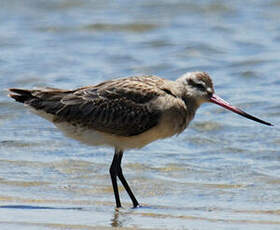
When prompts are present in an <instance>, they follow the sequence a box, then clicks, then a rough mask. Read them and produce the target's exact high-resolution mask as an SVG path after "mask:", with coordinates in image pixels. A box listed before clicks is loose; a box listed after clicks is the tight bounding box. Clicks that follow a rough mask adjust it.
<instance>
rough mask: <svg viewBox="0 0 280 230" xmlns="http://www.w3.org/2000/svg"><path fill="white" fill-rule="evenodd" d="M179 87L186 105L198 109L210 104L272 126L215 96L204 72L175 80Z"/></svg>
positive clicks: (208, 77) (210, 80) (189, 74)
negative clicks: (192, 103)
mask: <svg viewBox="0 0 280 230" xmlns="http://www.w3.org/2000/svg"><path fill="white" fill-rule="evenodd" d="M176 81H177V82H178V83H179V84H180V85H181V86H183V90H182V91H183V95H182V98H183V100H184V101H185V103H187V104H188V102H189V101H192V102H194V103H195V105H196V106H197V107H199V106H200V105H201V104H202V103H205V102H210V103H214V104H217V105H219V106H222V107H224V108H225V109H227V110H230V111H232V112H234V113H237V114H239V115H241V116H243V117H246V118H248V119H250V120H253V121H256V122H259V123H262V124H265V125H270V126H272V124H271V123H269V122H266V121H263V120H261V119H259V118H256V117H254V116H252V115H250V114H248V113H246V112H244V111H243V110H241V109H239V108H237V107H235V106H232V105H230V104H229V103H228V102H226V101H225V100H223V99H222V98H220V97H219V96H217V95H216V94H214V93H215V90H214V86H213V83H212V79H211V78H210V76H209V75H208V74H207V73H205V72H191V73H185V74H184V75H182V76H181V77H180V78H178V79H177V80H176Z"/></svg>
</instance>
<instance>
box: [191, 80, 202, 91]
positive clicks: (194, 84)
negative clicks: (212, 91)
mask: <svg viewBox="0 0 280 230" xmlns="http://www.w3.org/2000/svg"><path fill="white" fill-rule="evenodd" d="M188 84H189V85H191V86H193V87H195V88H197V89H199V90H202V91H205V86H204V84H202V83H200V82H195V81H194V80H192V79H188Z"/></svg>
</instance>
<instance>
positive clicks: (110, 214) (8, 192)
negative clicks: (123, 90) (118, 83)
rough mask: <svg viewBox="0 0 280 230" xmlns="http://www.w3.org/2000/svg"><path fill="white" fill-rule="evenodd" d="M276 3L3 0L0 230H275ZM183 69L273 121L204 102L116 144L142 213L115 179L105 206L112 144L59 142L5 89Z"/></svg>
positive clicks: (279, 39) (278, 135) (279, 196)
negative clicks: (152, 132) (189, 118)
mask: <svg viewBox="0 0 280 230" xmlns="http://www.w3.org/2000/svg"><path fill="white" fill-rule="evenodd" d="M245 5H246V6H245ZM279 11H280V1H276V0H269V1H260V0H256V1H247V2H246V4H245V3H244V1H232V2H228V1H227V2H225V1H208V0H205V1H202V0H201V1H183V0H177V1H165V0H158V1H148V0H143V1H135V2H131V1H125V0H124V1H93V0H92V1H83V0H58V1H57V0H51V1H38V0H36V1H35V0H29V1H17V0H9V1H7V0H2V1H1V2H0V21H1V26H0V85H1V90H0V228H1V230H4V229H15V228H20V229H111V228H113V227H119V229H254V230H255V229H279V228H280V176H279V175H280V163H279V162H280V151H279V148H280V128H279V125H278V124H279V121H280V118H279V116H280V102H279V98H280V90H279V87H280V76H279V70H280V55H279V53H280V26H279V19H280V16H279V15H280V14H279ZM193 70H201V71H207V72H209V73H210V74H211V76H212V77H213V80H214V82H215V86H216V92H217V94H218V95H220V96H221V97H223V98H225V99H227V100H229V101H230V102H231V103H233V104H235V105H237V106H239V107H241V108H243V109H244V110H246V111H248V112H249V113H252V114H254V115H256V116H258V117H261V118H263V119H265V120H268V121H270V122H272V123H273V124H275V126H274V127H272V128H271V127H266V126H263V125H261V124H257V123H254V122H251V121H248V120H246V119H243V118H241V117H238V116H236V115H235V114H232V113H230V112H227V111H225V110H224V109H222V108H218V107H216V106H215V105H204V106H202V108H200V109H199V111H198V113H197V115H196V118H195V120H194V121H193V122H192V123H191V125H190V127H189V128H188V130H186V131H185V132H184V133H182V134H181V135H180V136H178V137H174V138H170V139H167V140H163V141H158V142H155V143H153V144H150V145H148V146H147V147H145V148H143V149H141V150H132V151H128V152H125V155H124V161H123V168H124V173H125V175H126V178H127V179H128V181H129V183H130V184H131V187H132V189H133V191H134V193H135V195H136V197H137V198H138V200H139V202H140V203H141V204H142V205H143V207H142V208H138V209H131V208H130V207H131V203H130V200H129V197H128V196H127V195H126V193H125V191H124V190H123V189H122V188H121V199H122V201H123V206H124V208H121V209H119V210H115V208H114V205H115V203H114V197H113V191H112V188H111V182H110V177H109V172H108V169H109V165H110V162H111V160H112V156H113V151H112V149H108V148H103V147H98V148H97V147H88V146H85V145H81V144H79V143H77V142H75V141H73V140H70V139H68V138H66V137H64V136H63V135H62V134H61V133H60V132H59V131H58V130H57V129H56V128H55V127H54V126H53V125H52V124H50V123H48V122H47V121H45V120H43V119H41V118H39V117H37V116H35V115H33V114H31V113H30V112H28V111H27V110H26V109H25V108H24V107H23V106H22V105H20V104H17V103H14V102H12V100H11V99H9V98H8V97H6V94H7V92H6V90H5V89H7V88H9V87H26V88H29V87H34V86H51V87H58V88H75V87H80V86H83V85H88V84H95V83H97V82H100V81H103V80H107V79H111V78H114V77H118V76H127V75H133V74H156V75H160V76H163V77H165V78H168V79H176V78H177V77H178V76H179V75H180V74H182V73H184V72H186V71H193Z"/></svg>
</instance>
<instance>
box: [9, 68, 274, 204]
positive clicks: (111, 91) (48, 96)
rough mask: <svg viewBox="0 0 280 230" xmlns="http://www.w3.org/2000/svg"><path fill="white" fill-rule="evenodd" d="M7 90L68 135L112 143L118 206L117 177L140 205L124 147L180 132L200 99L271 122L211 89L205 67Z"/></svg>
mask: <svg viewBox="0 0 280 230" xmlns="http://www.w3.org/2000/svg"><path fill="white" fill-rule="evenodd" d="M10 92H11V94H10V97H12V98H14V99H15V100H16V101H18V102H21V103H24V104H25V105H26V106H28V107H29V108H31V110H32V111H33V112H35V113H36V114H38V115H39V116H41V117H43V118H46V119H47V120H49V121H51V122H53V123H54V124H55V125H56V126H57V127H58V128H59V129H60V130H62V131H63V132H64V134H66V135H67V136H70V137H72V138H74V139H76V140H79V141H81V142H83V143H86V144H89V145H108V146H112V147H114V148H115V156H114V159H113V162H112V165H111V168H110V174H111V179H112V184H113V189H114V194H115V199H116V206H117V207H120V206H121V202H120V199H119V193H118V187H117V180H116V178H117V177H118V178H119V179H120V180H121V182H122V184H123V186H124V187H125V189H126V191H127V192H128V194H129V196H130V198H131V200H132V202H133V206H134V207H137V206H138V205H139V203H138V201H137V200H136V198H135V197H134V195H133V193H132V191H131V190H130V188H129V186H128V184H127V182H126V180H125V178H124V176H123V174H122V169H121V159H122V155H123V151H124V150H126V149H131V148H141V147H143V146H145V145H147V144H149V143H151V142H153V141H155V140H157V139H162V138H166V137H170V136H173V135H175V134H179V133H181V132H182V131H183V130H184V129H185V128H186V127H187V126H188V124H189V123H190V121H191V120H192V119H193V118H194V115H195V112H196V110H197V109H198V107H199V106H200V105H201V104H202V103H205V102H212V103H215V104H218V105H220V106H223V107H225V108H226V109H229V110H231V111H233V112H235V113H238V114H240V115H242V116H244V117H247V118H249V119H252V120H255V121H257V122H261V123H263V124H266V125H271V124H270V123H267V122H265V121H262V120H260V119H258V118H255V117H253V116H251V115H249V114H247V113H245V112H243V111H242V110H240V109H238V108H236V107H233V106H231V105H229V104H228V103H227V102H225V101H223V100H222V99H221V98H219V97H218V96H217V95H215V94H214V88H213V83H212V80H211V78H210V76H209V75H208V74H207V73H205V72H193V73H186V74H184V75H183V76H181V77H180V78H178V79H177V80H176V81H169V80H166V79H162V78H159V77H157V76H136V77H129V78H121V79H116V80H110V81H105V82H102V83H100V84H97V85H93V86H87V87H83V88H79V89H75V90H61V89H54V88H43V89H33V90H26V89H15V88H14V89H10Z"/></svg>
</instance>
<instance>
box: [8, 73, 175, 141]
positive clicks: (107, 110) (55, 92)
mask: <svg viewBox="0 0 280 230" xmlns="http://www.w3.org/2000/svg"><path fill="white" fill-rule="evenodd" d="M10 91H11V92H12V93H14V94H11V95H10V96H11V97H13V98H14V99H16V100H17V101H19V102H23V103H25V104H26V105H28V106H31V107H33V108H34V109H35V110H43V111H45V112H46V113H49V114H52V115H54V116H53V121H54V122H64V121H66V122H69V123H71V124H73V125H75V124H79V125H83V126H86V127H89V128H93V129H95V130H98V131H102V132H107V133H110V134H116V135H120V136H133V135H138V134H140V133H142V132H145V131H146V130H148V129H150V128H152V127H154V126H155V125H157V124H158V122H159V119H160V117H161V112H160V111H159V110H156V109H154V108H151V103H148V102H151V101H152V100H155V99H156V98H157V97H159V96H161V95H165V94H170V95H171V96H174V95H173V94H172V92H171V91H170V90H168V89H166V88H164V81H163V79H161V78H159V77H156V76H139V77H132V78H131V77H130V78H122V79H116V80H111V81H106V82H103V83H100V84H98V85H94V86H88V87H84V88H79V89H76V90H61V89H53V88H44V89H38V90H37V89H35V90H22V89H10Z"/></svg>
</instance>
